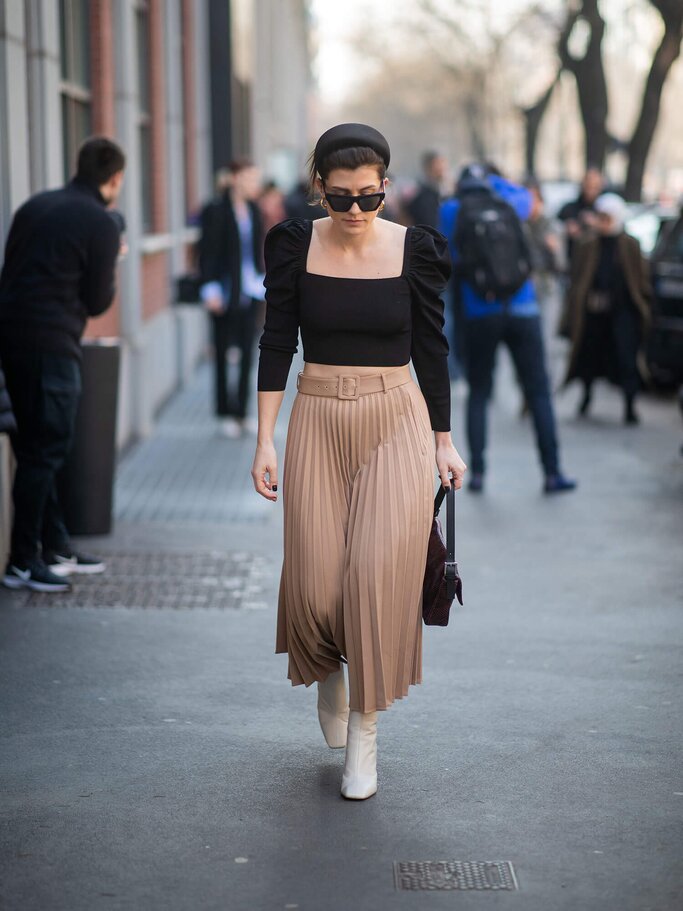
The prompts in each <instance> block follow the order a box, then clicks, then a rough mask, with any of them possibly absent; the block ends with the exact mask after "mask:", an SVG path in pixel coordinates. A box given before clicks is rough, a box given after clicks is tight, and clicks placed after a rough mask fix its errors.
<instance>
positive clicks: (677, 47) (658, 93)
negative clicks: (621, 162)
mask: <svg viewBox="0 0 683 911" xmlns="http://www.w3.org/2000/svg"><path fill="white" fill-rule="evenodd" d="M682 39H683V15H682V14H679V15H678V22H673V23H671V22H668V21H667V22H666V30H665V32H664V37H663V38H662V41H661V44H660V45H659V47H658V48H657V51H656V53H655V55H654V58H653V60H652V66H651V68H650V72H649V74H648V77H647V82H646V83H645V91H644V93H643V102H642V105H641V108H640V116H639V118H638V123H637V124H636V128H635V130H634V131H633V136H632V137H631V142H630V143H629V147H628V151H629V159H628V170H627V172H626V187H625V196H626V199H628V200H630V201H632V202H639V201H640V198H641V196H642V191H643V176H644V174H645V165H646V163H647V157H648V155H649V152H650V147H651V145H652V140H653V138H654V134H655V129H656V127H657V120H658V119H659V110H660V106H661V100H662V89H663V88H664V83H665V82H666V78H667V76H668V75H669V71H670V70H671V67H672V66H673V64H674V62H675V60H676V59H677V57H678V56H679V54H680V53H681V40H682Z"/></svg>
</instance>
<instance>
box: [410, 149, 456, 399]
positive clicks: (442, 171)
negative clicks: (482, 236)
mask: <svg viewBox="0 0 683 911" xmlns="http://www.w3.org/2000/svg"><path fill="white" fill-rule="evenodd" d="M421 164H422V178H421V180H420V182H419V183H418V186H417V190H416V192H415V193H414V195H413V196H412V197H411V198H410V199H409V200H407V202H405V203H404V206H403V208H404V210H405V213H406V219H405V220H404V224H412V225H431V227H432V228H436V229H438V227H439V219H440V207H441V201H442V199H443V190H444V184H445V181H446V179H447V177H448V173H449V167H448V160H447V158H446V157H445V156H444V155H442V154H441V153H440V152H437V151H435V150H434V149H431V150H429V151H427V152H423V154H422V161H421ZM449 189H450V188H449ZM457 292H458V288H457V285H456V284H454V281H453V276H451V280H450V281H449V283H448V285H447V286H446V288H445V289H444V293H443V300H444V335H445V336H446V339H447V340H448V374H449V376H450V378H451V381H455V380H458V379H460V377H461V375H462V365H461V358H460V353H461V350H460V349H461V347H462V330H461V328H460V324H461V322H462V319H461V305H460V299H459V297H458V293H457Z"/></svg>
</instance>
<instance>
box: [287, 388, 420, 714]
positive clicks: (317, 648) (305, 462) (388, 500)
mask: <svg viewBox="0 0 683 911" xmlns="http://www.w3.org/2000/svg"><path fill="white" fill-rule="evenodd" d="M434 474H435V466H434V443H433V435H432V431H431V427H430V421H429V415H428V412H427V405H426V403H425V401H424V398H423V396H422V393H421V392H420V390H419V388H418V386H417V385H416V384H415V383H414V382H413V381H412V380H410V381H409V382H407V383H405V384H404V385H402V386H396V387H394V388H393V389H390V390H388V391H387V392H377V393H374V392H373V393H370V394H369V395H363V396H360V397H359V398H358V399H357V400H350V401H348V400H340V399H337V398H334V397H331V396H330V397H326V396H315V395H306V394H303V393H301V392H299V393H297V396H296V398H295V401H294V406H293V408H292V412H291V416H290V422H289V427H288V431H287V441H286V450H285V459H284V468H283V472H282V495H283V507H284V559H283V564H282V574H281V579H280V589H279V597H278V619H277V637H276V649H275V650H276V652H278V653H284V652H286V653H287V654H288V656H289V668H288V676H289V678H290V679H291V681H292V684H293V685H298V684H302V683H303V684H305V685H306V686H309V685H310V684H311V683H313V682H315V681H316V680H324V679H325V678H326V677H327V675H328V674H329V673H332V672H334V671H336V670H338V668H339V662H340V660H342V659H344V660H345V661H347V663H348V672H349V704H350V708H351V709H352V710H355V711H361V712H370V711H374V710H380V709H386V708H388V707H389V706H390V705H391V703H392V702H393V701H394V700H395V699H401V698H403V697H404V696H406V695H407V693H408V688H409V686H411V685H413V684H417V683H420V682H421V681H422V614H421V599H422V581H423V577H424V567H425V561H426V554H427V543H428V538H429V531H430V528H431V519H432V502H433V488H434Z"/></svg>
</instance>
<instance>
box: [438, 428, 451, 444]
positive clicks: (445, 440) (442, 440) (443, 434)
mask: <svg viewBox="0 0 683 911" xmlns="http://www.w3.org/2000/svg"><path fill="white" fill-rule="evenodd" d="M434 441H435V443H436V445H437V446H452V445H453V440H452V438H451V432H450V430H435V431H434Z"/></svg>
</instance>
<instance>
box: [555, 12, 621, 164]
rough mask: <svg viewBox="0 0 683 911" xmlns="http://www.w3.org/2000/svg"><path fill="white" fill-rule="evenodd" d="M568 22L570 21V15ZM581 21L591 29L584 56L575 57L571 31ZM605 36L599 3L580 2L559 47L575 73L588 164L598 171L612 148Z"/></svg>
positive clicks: (567, 66)
mask: <svg viewBox="0 0 683 911" xmlns="http://www.w3.org/2000/svg"><path fill="white" fill-rule="evenodd" d="M569 19H570V20H571V13H570V17H569ZM581 21H583V22H584V23H585V24H586V25H587V26H588V29H589V37H588V41H587V42H586V49H585V52H584V54H583V56H580V57H574V56H573V55H572V53H571V50H570V39H571V34H572V31H573V30H574V29H575V28H576V25H577V23H578V22H581ZM604 36H605V20H604V19H603V18H602V15H601V13H600V8H599V6H598V0H581V8H580V10H579V11H578V15H577V17H576V19H575V21H574V23H573V24H572V27H571V28H570V29H569V31H567V30H566V29H565V30H563V32H562V34H561V35H560V41H559V46H558V52H559V56H560V62H561V64H562V67H563V69H565V70H568V71H569V72H570V73H572V74H573V76H574V78H575V79H576V90H577V92H578V96H579V109H580V111H581V119H582V120H583V126H584V132H585V150H586V152H585V158H586V164H587V165H594V166H595V167H598V168H602V167H604V164H605V158H606V157H607V149H608V145H609V135H608V132H607V114H608V112H609V101H608V96H607V79H606V78H605V68H604V65H603V60H602V41H603V38H604Z"/></svg>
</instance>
